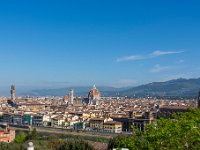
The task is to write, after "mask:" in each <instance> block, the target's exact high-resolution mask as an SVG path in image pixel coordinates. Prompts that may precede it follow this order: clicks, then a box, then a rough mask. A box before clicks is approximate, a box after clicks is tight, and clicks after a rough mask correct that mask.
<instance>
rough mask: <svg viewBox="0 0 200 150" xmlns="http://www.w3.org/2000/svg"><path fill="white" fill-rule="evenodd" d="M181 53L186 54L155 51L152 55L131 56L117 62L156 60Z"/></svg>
mask: <svg viewBox="0 0 200 150" xmlns="http://www.w3.org/2000/svg"><path fill="white" fill-rule="evenodd" d="M180 53H184V51H160V50H157V51H154V52H152V53H150V54H147V55H143V56H142V55H130V56H125V57H121V58H118V59H117V60H116V62H123V61H137V60H145V59H151V58H155V57H161V56H165V55H174V54H180Z"/></svg>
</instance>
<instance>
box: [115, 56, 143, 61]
mask: <svg viewBox="0 0 200 150" xmlns="http://www.w3.org/2000/svg"><path fill="white" fill-rule="evenodd" d="M142 59H145V58H144V57H142V56H140V55H131V56H125V57H121V58H118V59H117V60H116V62H122V61H136V60H142Z"/></svg>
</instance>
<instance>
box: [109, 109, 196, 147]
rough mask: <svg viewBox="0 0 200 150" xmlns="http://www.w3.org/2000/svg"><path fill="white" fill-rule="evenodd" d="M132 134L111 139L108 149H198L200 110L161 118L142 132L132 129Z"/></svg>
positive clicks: (191, 110) (190, 110)
mask: <svg viewBox="0 0 200 150" xmlns="http://www.w3.org/2000/svg"><path fill="white" fill-rule="evenodd" d="M134 133H135V134H134V135H132V136H123V137H121V136H120V137H115V138H113V139H111V140H110V142H109V144H108V149H112V148H122V147H123V148H129V149H130V150H136V149H145V150H146V149H147V150H151V149H152V150H160V149H170V150H182V149H188V150H191V149H200V110H199V109H194V110H193V109H189V110H188V112H186V113H178V114H175V115H173V117H172V118H171V119H167V118H161V119H159V120H157V122H156V123H153V124H150V125H148V126H146V128H145V130H144V132H140V131H138V130H137V129H135V128H134Z"/></svg>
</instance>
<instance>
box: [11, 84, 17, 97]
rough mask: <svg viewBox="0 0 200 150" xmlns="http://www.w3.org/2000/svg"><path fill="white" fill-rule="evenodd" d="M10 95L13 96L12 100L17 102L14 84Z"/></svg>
mask: <svg viewBox="0 0 200 150" xmlns="http://www.w3.org/2000/svg"><path fill="white" fill-rule="evenodd" d="M10 94H11V100H15V99H16V97H15V85H14V83H12V85H11V90H10Z"/></svg>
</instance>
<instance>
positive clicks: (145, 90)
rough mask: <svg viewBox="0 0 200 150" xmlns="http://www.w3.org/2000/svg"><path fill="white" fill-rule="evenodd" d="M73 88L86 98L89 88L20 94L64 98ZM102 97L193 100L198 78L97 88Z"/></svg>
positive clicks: (198, 81)
mask: <svg viewBox="0 0 200 150" xmlns="http://www.w3.org/2000/svg"><path fill="white" fill-rule="evenodd" d="M71 88H73V89H74V91H75V95H78V96H87V94H88V92H89V91H90V89H91V88H92V87H91V86H90V87H89V86H76V87H66V88H57V89H37V90H31V91H29V92H25V93H23V94H22V93H21V95H29V96H64V95H66V94H67V92H68V91H69V90H70V89H71ZM97 88H98V89H99V90H100V92H101V95H102V96H116V95H119V96H128V97H147V96H150V97H165V98H195V97H197V94H198V91H199V90H200V78H198V79H182V78H181V79H176V80H170V81H166V82H153V83H149V84H145V85H141V86H137V87H132V88H130V87H126V88H114V87H106V86H104V87H97Z"/></svg>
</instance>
